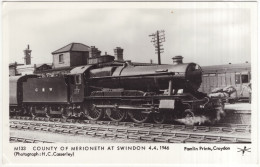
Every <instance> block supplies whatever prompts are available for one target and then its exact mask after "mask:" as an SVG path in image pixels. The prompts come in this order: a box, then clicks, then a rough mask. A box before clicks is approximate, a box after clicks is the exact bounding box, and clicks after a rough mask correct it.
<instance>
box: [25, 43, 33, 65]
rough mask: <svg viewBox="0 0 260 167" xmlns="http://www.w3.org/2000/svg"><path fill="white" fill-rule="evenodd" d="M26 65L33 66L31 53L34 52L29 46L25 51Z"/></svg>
mask: <svg viewBox="0 0 260 167" xmlns="http://www.w3.org/2000/svg"><path fill="white" fill-rule="evenodd" d="M23 52H24V55H25V56H24V64H25V65H30V64H31V52H32V50H30V46H29V45H28V46H27V49H25V50H24V51H23Z"/></svg>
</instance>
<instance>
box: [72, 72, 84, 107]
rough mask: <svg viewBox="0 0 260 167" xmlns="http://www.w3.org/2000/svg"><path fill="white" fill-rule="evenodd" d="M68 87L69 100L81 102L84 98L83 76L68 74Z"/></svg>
mask: <svg viewBox="0 0 260 167" xmlns="http://www.w3.org/2000/svg"><path fill="white" fill-rule="evenodd" d="M68 81H69V87H70V101H71V102H72V103H77V102H82V101H83V99H84V94H85V90H84V84H83V83H84V82H83V81H84V77H83V75H82V74H74V75H69V76H68Z"/></svg>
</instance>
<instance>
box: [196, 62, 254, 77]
mask: <svg viewBox="0 0 260 167" xmlns="http://www.w3.org/2000/svg"><path fill="white" fill-rule="evenodd" d="M201 68H202V71H203V73H204V74H206V73H223V72H240V71H243V70H245V71H248V70H251V63H241V64H224V65H213V66H202V67H201Z"/></svg>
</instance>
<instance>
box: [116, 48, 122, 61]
mask: <svg viewBox="0 0 260 167" xmlns="http://www.w3.org/2000/svg"><path fill="white" fill-rule="evenodd" d="M123 51H124V49H122V48H121V47H116V48H115V49H114V53H115V59H116V60H118V61H124V58H123Z"/></svg>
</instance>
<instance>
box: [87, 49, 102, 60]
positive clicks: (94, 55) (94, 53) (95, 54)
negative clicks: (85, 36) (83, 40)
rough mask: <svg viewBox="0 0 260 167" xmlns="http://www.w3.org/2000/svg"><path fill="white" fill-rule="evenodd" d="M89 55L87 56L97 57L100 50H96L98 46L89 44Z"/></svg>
mask: <svg viewBox="0 0 260 167" xmlns="http://www.w3.org/2000/svg"><path fill="white" fill-rule="evenodd" d="M89 55H90V57H89V58H95V57H99V56H100V55H101V51H100V50H98V48H96V47H95V46H91V47H90V54H89Z"/></svg>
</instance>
